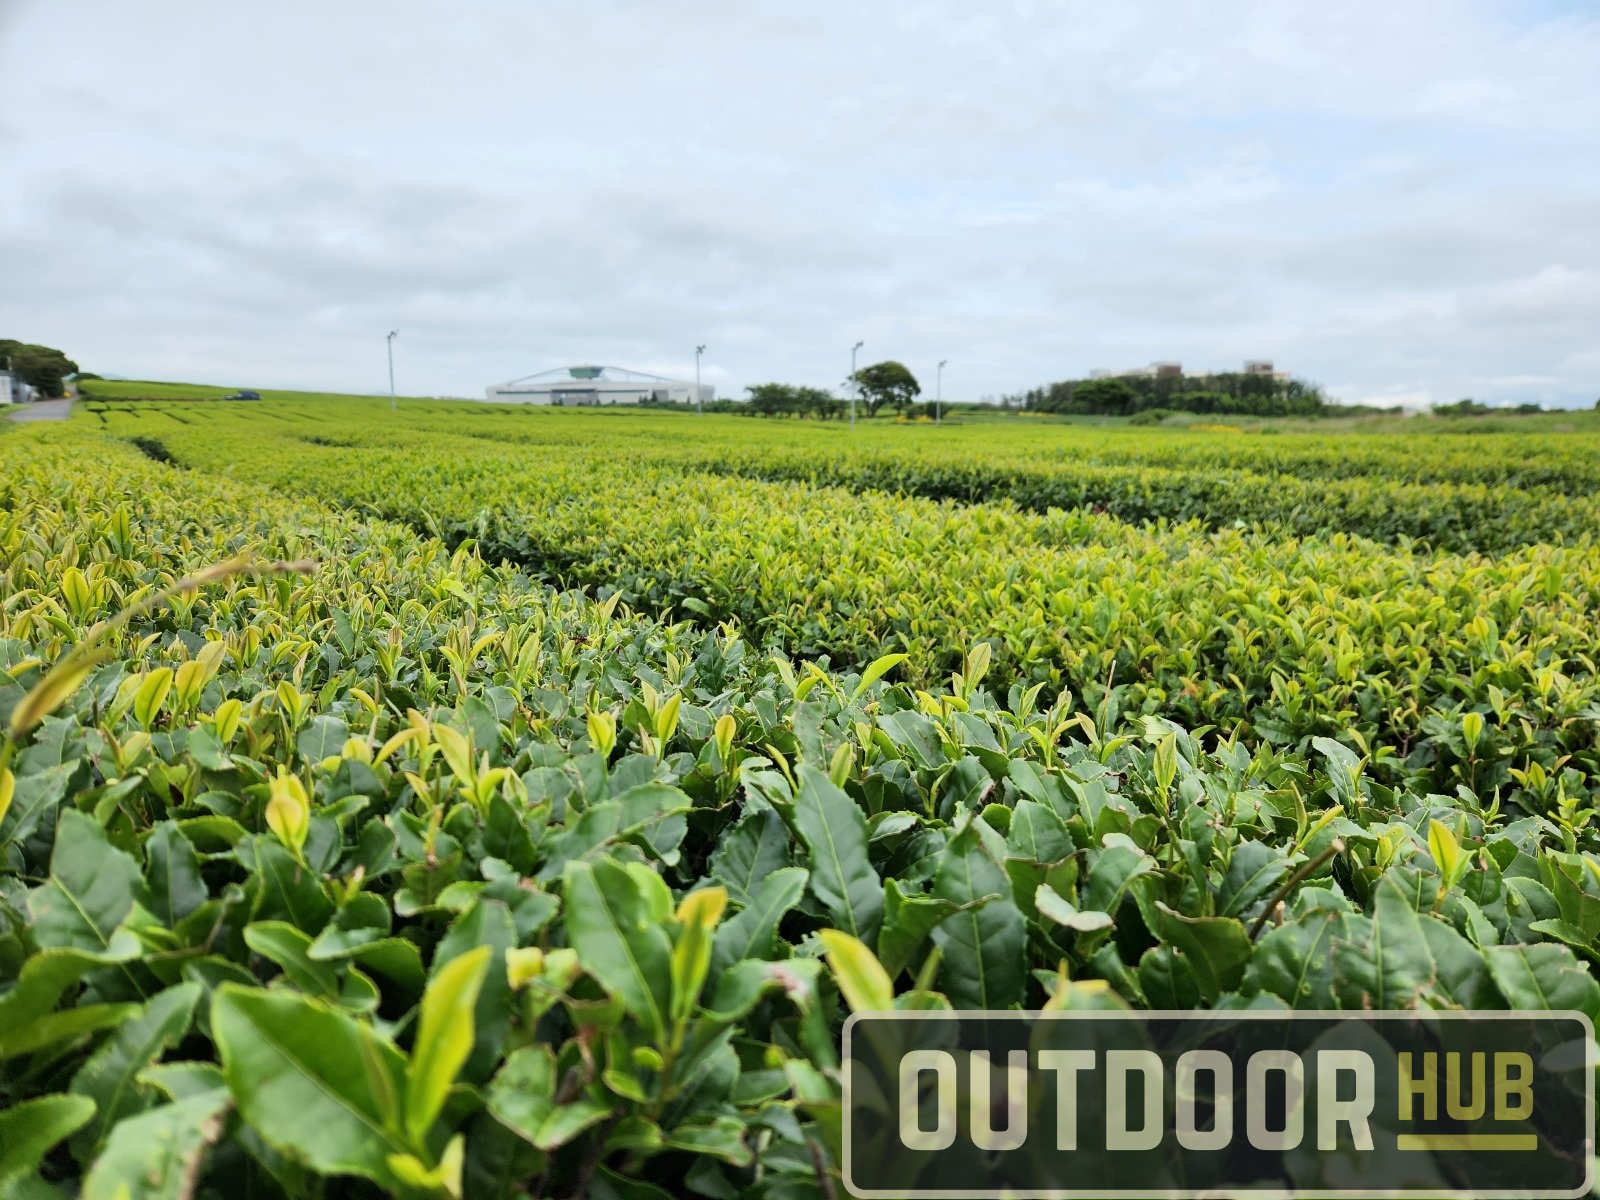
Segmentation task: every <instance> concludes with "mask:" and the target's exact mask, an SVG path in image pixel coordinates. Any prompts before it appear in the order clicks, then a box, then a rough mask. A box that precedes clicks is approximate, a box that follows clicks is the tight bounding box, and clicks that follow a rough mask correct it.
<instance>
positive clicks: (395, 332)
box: [388, 329, 400, 412]
mask: <svg viewBox="0 0 1600 1200" xmlns="http://www.w3.org/2000/svg"><path fill="white" fill-rule="evenodd" d="M399 336H400V331H399V330H398V329H391V330H389V338H388V341H389V411H390V412H394V411H395V402H394V339H395V338H397V337H399Z"/></svg>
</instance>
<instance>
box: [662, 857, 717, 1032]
mask: <svg viewBox="0 0 1600 1200" xmlns="http://www.w3.org/2000/svg"><path fill="white" fill-rule="evenodd" d="M727 906H728V892H727V889H726V888H720V887H709V888H701V889H700V890H699V891H697V892H690V893H689V894H688V895H687V896H685V897H684V898H683V902H682V903H681V904H679V905H678V924H679V925H681V926H682V929H681V930H680V931H679V933H678V944H677V945H676V946H674V947H673V948H672V1015H673V1017H674V1018H675V1019H676V1020H677V1021H679V1022H682V1021H683V1020H685V1019H686V1018H687V1017H688V1016H689V1014H690V1013H692V1012H693V1011H694V1006H695V1003H696V1002H697V1001H698V1000H699V999H700V989H701V987H703V986H704V985H705V981H706V972H707V971H708V970H709V969H710V967H711V944H712V936H711V935H712V930H714V929H716V927H717V922H718V921H720V920H722V912H723V909H725V908H727Z"/></svg>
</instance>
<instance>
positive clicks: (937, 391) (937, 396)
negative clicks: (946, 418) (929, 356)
mask: <svg viewBox="0 0 1600 1200" xmlns="http://www.w3.org/2000/svg"><path fill="white" fill-rule="evenodd" d="M949 361H950V360H949V359H948V358H941V359H940V360H939V374H938V376H937V377H936V380H935V382H934V385H933V423H934V424H935V425H937V424H939V406H940V401H942V400H943V399H944V365H945V363H947V362H949Z"/></svg>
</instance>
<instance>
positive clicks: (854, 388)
mask: <svg viewBox="0 0 1600 1200" xmlns="http://www.w3.org/2000/svg"><path fill="white" fill-rule="evenodd" d="M865 345H866V343H865V342H857V343H856V344H855V345H854V346H851V347H850V428H851V429H854V428H855V427H856V396H857V395H859V394H860V392H861V384H860V383H858V382H857V381H856V351H857V350H859V349H861V347H863V346H865Z"/></svg>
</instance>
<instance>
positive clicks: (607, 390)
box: [487, 366, 717, 408]
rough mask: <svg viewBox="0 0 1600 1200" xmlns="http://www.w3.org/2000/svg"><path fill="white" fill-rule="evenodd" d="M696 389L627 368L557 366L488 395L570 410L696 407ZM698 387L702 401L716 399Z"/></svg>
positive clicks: (500, 400)
mask: <svg viewBox="0 0 1600 1200" xmlns="http://www.w3.org/2000/svg"><path fill="white" fill-rule="evenodd" d="M695 386H696V385H695V384H694V383H692V382H686V381H684V380H681V379H668V378H666V377H665V376H662V375H650V374H647V373H646V372H644V371H630V370H627V369H626V368H624V367H594V366H589V367H557V368H556V369H555V370H553V371H541V372H539V373H538V374H537V375H527V376H524V377H523V378H521V379H512V380H510V381H508V382H506V383H497V384H494V385H493V386H492V387H490V388H488V389H487V395H488V397H489V400H490V402H491V403H494V404H551V405H560V406H562V407H568V408H570V407H593V406H595V405H601V404H648V403H650V402H652V401H671V402H673V403H676V404H693V403H694V402H695V394H694V390H695ZM699 386H700V400H701V402H703V403H709V402H710V401H712V400H715V399H716V393H717V389H716V388H714V387H712V386H711V385H710V384H701V385H699Z"/></svg>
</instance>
